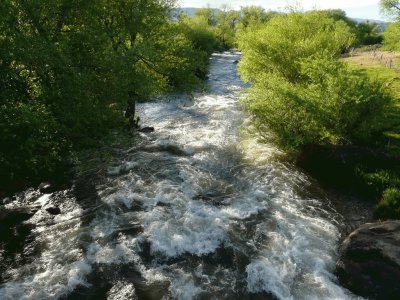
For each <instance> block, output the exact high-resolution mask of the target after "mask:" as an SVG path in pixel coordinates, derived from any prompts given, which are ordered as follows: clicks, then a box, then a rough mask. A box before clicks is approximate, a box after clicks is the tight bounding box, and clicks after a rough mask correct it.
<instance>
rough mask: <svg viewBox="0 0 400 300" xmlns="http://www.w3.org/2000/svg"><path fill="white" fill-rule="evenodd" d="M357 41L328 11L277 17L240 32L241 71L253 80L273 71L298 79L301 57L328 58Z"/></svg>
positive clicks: (299, 79)
mask: <svg viewBox="0 0 400 300" xmlns="http://www.w3.org/2000/svg"><path fill="white" fill-rule="evenodd" d="M354 40H355V36H354V35H353V34H352V33H351V30H350V28H349V27H348V26H347V25H346V23H344V22H343V21H338V22H336V21H334V20H333V19H332V18H330V17H329V15H328V14H327V13H326V12H318V11H314V12H309V13H291V14H289V15H283V16H277V17H275V18H273V19H271V20H270V21H269V22H268V23H266V24H265V25H263V26H257V27H256V28H255V29H254V30H247V31H244V32H243V34H241V35H238V43H239V47H240V49H241V50H242V52H243V58H242V62H241V64H240V69H239V70H240V73H241V75H242V77H243V78H244V79H245V80H247V81H250V82H252V83H253V82H257V81H258V80H259V76H265V75H266V74H268V75H269V74H271V73H274V74H276V75H278V76H281V77H283V78H285V79H286V80H288V81H290V82H299V81H301V80H302V78H301V76H300V72H301V61H302V59H305V58H308V57H310V56H313V55H315V54H317V53H321V52H323V53H324V54H325V55H327V56H329V57H335V56H338V55H339V54H341V53H342V52H343V51H344V50H345V49H346V48H348V47H349V46H350V45H352V43H353V42H354Z"/></svg>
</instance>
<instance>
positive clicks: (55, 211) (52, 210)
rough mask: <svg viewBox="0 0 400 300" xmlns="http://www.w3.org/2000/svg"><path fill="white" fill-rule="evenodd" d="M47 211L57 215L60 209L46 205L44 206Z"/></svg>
mask: <svg viewBox="0 0 400 300" xmlns="http://www.w3.org/2000/svg"><path fill="white" fill-rule="evenodd" d="M46 210H47V212H48V213H49V214H52V215H59V214H60V213H61V210H60V208H59V207H48V208H46Z"/></svg>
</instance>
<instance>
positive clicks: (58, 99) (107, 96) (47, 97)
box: [0, 0, 208, 186]
mask: <svg viewBox="0 0 400 300" xmlns="http://www.w3.org/2000/svg"><path fill="white" fill-rule="evenodd" d="M174 3H175V2H174V1H172V0H121V1H116V0H73V1H70V0H51V1H50V0H43V1H33V0H18V1H17V0H4V1H1V2H0V132H1V135H0V170H1V171H0V184H1V185H6V186H7V185H10V182H15V181H16V180H26V179H27V178H31V179H32V178H34V179H35V180H40V178H41V177H43V176H46V175H45V174H50V173H52V172H54V171H55V169H57V166H60V165H61V164H62V161H66V160H65V158H66V157H68V156H69V151H70V150H76V149H79V148H81V147H87V146H88V145H90V144H93V143H95V141H96V140H98V139H99V138H100V137H102V136H103V135H104V134H105V133H107V132H108V131H109V130H110V129H112V128H117V127H122V125H124V123H125V121H124V120H123V114H122V111H123V110H125V111H126V116H127V117H128V118H129V121H130V122H131V123H133V122H134V119H135V102H136V101H137V100H145V99H148V98H150V97H151V96H153V95H156V94H159V93H162V92H165V91H169V90H171V89H174V88H182V87H186V86H188V85H190V84H192V83H195V82H197V80H198V79H197V77H196V72H197V69H198V68H199V61H198V59H197V57H198V56H203V55H204V54H203V52H202V51H201V50H200V49H198V48H196V47H195V46H194V43H193V41H192V40H190V39H189V36H188V35H187V33H186V32H185V31H183V30H182V27H180V26H179V25H178V24H176V23H174V22H171V21H170V20H171V12H172V10H173V8H174ZM207 53H208V52H207ZM10 147H11V148H10ZM10 149H12V151H10ZM40 174H41V175H40Z"/></svg>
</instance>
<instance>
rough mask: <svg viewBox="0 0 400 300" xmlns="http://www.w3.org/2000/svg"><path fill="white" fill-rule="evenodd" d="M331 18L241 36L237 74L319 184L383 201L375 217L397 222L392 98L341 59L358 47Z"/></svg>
mask: <svg viewBox="0 0 400 300" xmlns="http://www.w3.org/2000/svg"><path fill="white" fill-rule="evenodd" d="M339 15H340V14H339ZM335 16H338V14H335V13H332V11H313V12H307V13H298V12H292V13H289V14H287V15H282V16H278V17H276V18H273V19H272V20H271V21H270V22H268V23H266V24H265V25H263V26H259V27H256V28H252V29H251V30H247V31H243V32H241V33H239V37H238V43H239V47H240V49H241V50H242V51H243V59H242V62H241V64H240V68H239V70H240V72H241V74H242V76H243V78H244V79H245V80H247V81H249V82H250V83H251V84H252V87H251V88H250V89H249V95H248V96H247V98H246V100H245V104H246V106H247V108H248V110H249V111H250V112H251V113H252V114H253V115H254V120H255V123H256V124H257V125H258V127H259V128H260V131H261V132H266V133H267V134H268V136H267V137H268V138H273V139H274V140H275V141H276V142H277V143H279V144H280V145H281V146H282V147H283V148H285V149H287V150H288V152H289V153H290V154H292V157H294V158H295V159H296V160H297V161H298V163H299V164H300V165H302V166H304V167H305V168H306V169H308V170H309V171H311V172H312V173H313V174H314V175H316V176H317V178H319V179H325V180H326V181H328V182H330V183H332V182H334V183H335V184H337V185H340V186H345V187H346V188H349V189H350V190H352V191H357V190H358V192H362V193H364V194H366V195H368V196H369V197H371V196H372V197H371V198H372V199H373V200H375V201H376V199H381V201H380V202H379V204H378V205H377V209H376V216H377V217H379V218H399V217H400V214H399V213H400V198H399V195H400V192H399V188H400V180H399V178H400V176H399V174H400V169H399V160H398V157H399V153H400V152H399V148H398V145H399V136H398V133H399V127H398V124H399V113H398V109H399V107H398V98H397V97H396V95H395V93H394V92H393V89H390V88H388V87H387V85H385V82H384V81H383V80H382V77H376V76H371V74H370V73H369V72H360V70H357V69H355V68H354V67H351V66H349V65H348V64H347V63H346V62H343V61H342V60H341V59H340V58H341V57H342V55H343V53H345V52H346V50H348V49H350V48H351V47H354V46H355V45H357V44H360V41H359V40H358V39H359V35H357V34H355V31H354V27H352V26H351V23H350V22H346V19H345V17H344V16H343V15H342V16H341V17H340V18H338V17H335ZM371 40H374V41H377V40H379V38H376V39H375V38H374V39H371ZM396 92H397V93H398V90H397V91H396ZM270 131H272V136H271V135H270V134H269V132H270Z"/></svg>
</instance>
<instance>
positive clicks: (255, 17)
mask: <svg viewBox="0 0 400 300" xmlns="http://www.w3.org/2000/svg"><path fill="white" fill-rule="evenodd" d="M240 13H241V18H240V26H241V27H242V28H243V29H245V28H247V27H249V26H255V25H257V24H262V23H266V22H267V21H268V20H269V19H271V18H272V16H273V14H274V13H273V12H268V13H267V12H266V11H265V9H264V8H262V7H261V6H245V7H242V8H241V10H240Z"/></svg>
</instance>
